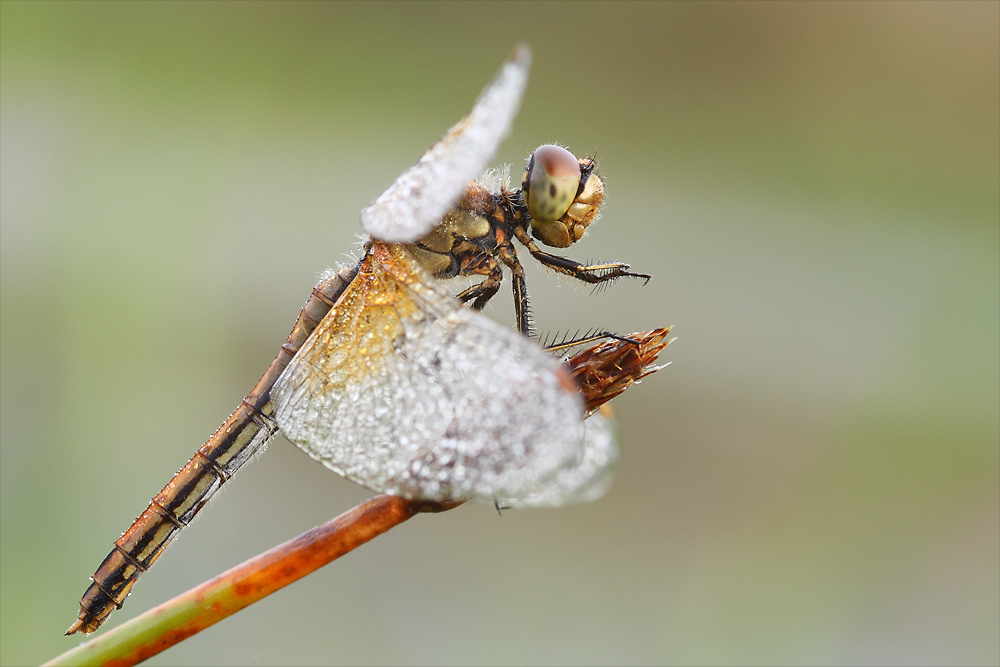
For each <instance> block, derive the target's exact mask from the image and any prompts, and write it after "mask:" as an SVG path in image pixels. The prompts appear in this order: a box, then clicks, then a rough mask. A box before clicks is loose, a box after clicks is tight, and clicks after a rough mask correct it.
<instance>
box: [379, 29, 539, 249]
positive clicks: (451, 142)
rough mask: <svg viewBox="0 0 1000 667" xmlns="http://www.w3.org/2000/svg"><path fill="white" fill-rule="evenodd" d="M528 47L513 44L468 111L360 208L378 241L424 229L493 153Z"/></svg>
mask: <svg viewBox="0 0 1000 667" xmlns="http://www.w3.org/2000/svg"><path fill="white" fill-rule="evenodd" d="M530 65H531V50H530V49H529V48H528V47H527V46H524V45H522V46H519V47H517V49H515V50H514V54H513V55H512V56H511V58H510V60H508V61H507V62H506V63H505V64H504V66H503V67H502V68H501V69H500V71H499V72H498V73H497V75H496V76H495V77H494V78H493V81H492V82H490V84H489V85H488V86H487V87H486V89H485V90H483V92H482V94H481V95H480V96H479V99H478V100H476V104H475V106H473V108H472V111H471V112H469V115H468V116H466V117H465V118H463V119H462V120H461V121H459V123H458V124H457V125H455V126H454V127H453V128H451V129H450V130H448V132H447V134H445V135H444V136H443V137H441V139H439V140H438V141H437V142H436V143H435V144H434V145H433V146H431V147H430V148H429V149H427V152H426V153H424V155H423V156H422V157H421V158H420V159H419V160H418V161H417V163H416V164H414V165H413V166H412V167H410V168H409V169H407V170H406V171H404V172H403V173H402V175H400V177H399V178H397V179H396V180H395V182H393V184H392V185H390V186H389V188H388V189H387V190H386V191H385V192H383V193H382V194H381V195H379V197H378V198H377V199H376V200H375V201H373V202H372V203H371V204H369V205H368V206H367V207H365V209H364V210H363V211H361V225H362V227H364V229H365V231H366V232H368V233H369V234H371V235H372V237H374V238H376V239H379V240H381V241H390V242H394V243H410V242H412V241H416V240H417V239H420V238H422V237H424V236H426V235H427V233H428V232H430V231H431V228H433V227H434V225H436V224H438V223H439V222H441V217H442V216H443V215H444V214H445V213H446V212H447V211H448V209H450V208H451V207H452V205H453V204H454V203H455V200H457V199H458V198H459V196H460V195H461V194H462V192H464V191H465V188H466V186H467V185H468V183H469V181H471V180H473V179H475V178H477V177H478V176H479V174H480V173H481V172H482V171H483V169H484V168H486V166H487V165H488V164H489V162H490V160H491V159H493V155H494V154H495V153H496V150H497V148H498V147H499V146H500V142H502V141H503V139H504V137H506V136H507V132H508V131H509V130H510V126H511V123H512V122H513V120H514V116H516V115H517V110H518V107H520V104H521V95H522V94H523V93H524V87H525V85H527V82H528V70H529V67H530Z"/></svg>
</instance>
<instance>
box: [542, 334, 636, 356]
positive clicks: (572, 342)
mask: <svg viewBox="0 0 1000 667" xmlns="http://www.w3.org/2000/svg"><path fill="white" fill-rule="evenodd" d="M608 339H610V340H618V341H621V342H623V343H631V344H632V345H635V346H636V347H638V346H639V345H641V342H640V341H637V340H635V339H634V338H629V337H628V336H621V335H619V334H616V333H612V332H610V331H594V332H591V333H587V334H584V335H583V336H573V337H572V338H570V339H568V340H563V341H561V342H559V343H553V344H551V345H549V344H548V343H543V344H542V347H544V348H545V349H546V350H547V351H549V352H562V351H563V350H568V349H570V348H574V347H576V346H577V345H586V344H588V343H596V342H597V341H599V340H608Z"/></svg>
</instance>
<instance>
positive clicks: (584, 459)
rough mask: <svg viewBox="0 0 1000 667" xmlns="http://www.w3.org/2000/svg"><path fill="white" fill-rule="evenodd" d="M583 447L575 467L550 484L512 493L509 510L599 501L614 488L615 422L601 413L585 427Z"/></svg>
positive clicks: (571, 467)
mask: <svg viewBox="0 0 1000 667" xmlns="http://www.w3.org/2000/svg"><path fill="white" fill-rule="evenodd" d="M582 428H583V441H582V447H581V449H580V451H579V452H578V456H577V459H576V462H575V464H574V465H569V466H565V467H564V468H561V469H560V470H559V472H558V473H556V476H555V478H553V479H552V480H551V481H550V482H549V483H547V484H544V485H540V486H537V487H536V488H534V489H531V490H530V491H525V492H523V493H517V494H511V497H510V498H508V499H507V500H506V502H504V503H503V504H505V505H507V506H509V507H559V506H561V505H569V504H571V503H587V502H591V501H593V500H597V499H598V498H600V497H601V496H603V495H604V494H605V492H607V490H608V489H609V488H610V487H611V477H612V475H611V473H612V470H613V468H614V465H615V463H617V461H618V437H617V433H616V429H615V423H614V421H613V420H612V419H611V418H610V417H605V416H604V415H602V414H601V413H600V412H597V413H594V414H592V415H591V416H590V417H588V418H587V419H586V421H584V422H583V424H582Z"/></svg>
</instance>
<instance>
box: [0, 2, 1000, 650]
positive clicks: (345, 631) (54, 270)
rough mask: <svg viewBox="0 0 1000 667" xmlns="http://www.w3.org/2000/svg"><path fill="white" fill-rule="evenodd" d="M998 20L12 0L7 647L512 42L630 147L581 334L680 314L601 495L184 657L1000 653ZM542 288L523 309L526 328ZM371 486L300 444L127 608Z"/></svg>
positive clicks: (847, 13)
mask: <svg viewBox="0 0 1000 667" xmlns="http://www.w3.org/2000/svg"><path fill="white" fill-rule="evenodd" d="M998 25H1000V4H998V3H995V2H989V3H987V2H977V3H967V4H962V3H957V2H948V3H941V4H925V3H873V4H867V3H860V2H859V3H845V4H823V3H802V4H796V3H776V4H752V3H719V4H700V3H696V4H684V3H669V4H666V3H665V4H651V3H641V4H613V5H612V4H603V3H585V4H565V3H553V4H527V3H515V4H451V3H449V4H430V3H414V4H407V3H388V4H345V3H334V4H323V3H305V4H292V3H280V4H250V3H220V4H208V3H204V4H203V3H184V4H168V3H151V4H140V3H130V4H96V3H55V4H46V3H17V2H8V1H6V0H5V1H4V2H2V4H0V29H2V35H0V92H2V95H0V147H2V153H0V157H2V197H0V200H2V201H0V205H2V206H0V213H2V229H0V231H2V246H0V247H2V255H0V258H2V265H0V268H2V281H0V288H2V302H0V305H2V320H0V324H2V336H0V344H2V376H0V377H2V419H0V426H2V439H0V443H2V450H0V453H2V470H0V472H2V484H0V493H2V503H0V511H2V515H0V530H2V539H0V552H2V559H0V577H2V580H0V583H2V596H0V662H2V663H3V664H4V665H15V664H27V663H37V662H39V661H43V660H46V659H48V658H51V657H53V656H55V655H57V654H59V653H61V652H62V651H64V650H67V649H69V648H71V647H72V646H75V645H76V644H77V643H78V642H79V641H80V639H79V638H64V637H63V636H62V633H63V632H64V631H65V629H66V627H67V626H68V625H69V624H70V623H71V621H72V620H73V619H74V618H75V616H76V611H77V600H78V599H79V597H80V595H81V594H82V593H83V591H84V589H85V588H86V587H87V584H88V580H87V577H88V576H89V575H90V574H91V573H92V572H93V571H94V569H95V568H96V566H97V565H98V564H99V563H100V562H101V560H102V559H103V558H104V556H105V555H106V554H107V552H108V551H109V550H110V548H111V545H112V542H113V541H114V540H115V539H116V538H117V537H118V535H119V534H120V533H121V531H122V530H124V529H125V528H126V527H127V526H128V525H129V523H130V522H131V521H132V519H133V518H134V517H135V516H136V515H137V514H138V513H139V512H140V511H141V510H142V509H143V508H144V507H145V506H146V503H147V501H148V499H149V498H150V496H152V495H153V494H155V493H156V492H157V491H158V490H159V489H160V488H161V486H162V485H163V484H164V483H165V482H166V481H167V480H168V479H169V477H170V475H171V474H172V473H173V472H174V471H175V470H176V469H177V468H178V467H180V465H181V464H183V463H184V462H185V461H186V460H187V458H188V457H189V456H190V455H191V453H192V452H193V451H194V450H195V449H196V448H197V447H198V446H199V445H200V444H201V443H202V442H203V441H204V440H205V439H206V438H207V437H208V436H209V435H211V433H212V432H213V431H214V430H215V429H216V427H217V426H218V425H219V423H220V422H221V421H222V420H223V419H224V418H225V417H226V415H228V414H229V413H230V411H231V410H233V409H234V408H235V407H236V406H237V405H238V403H239V400H240V398H241V397H242V396H243V395H244V394H245V393H246V392H247V391H248V390H249V388H250V387H251V386H252V385H253V383H254V382H255V381H256V380H257V378H258V377H259V376H260V374H261V373H262V372H263V370H264V369H265V368H266V367H267V365H268V363H269V362H270V361H271V359H272V358H273V356H274V354H275V353H276V351H277V348H278V346H279V345H280V343H281V342H282V341H284V338H285V335H286V334H287V332H288V329H289V328H290V326H291V324H292V322H293V321H294V319H295V317H296V315H297V314H298V311H299V308H300V306H301V305H302V302H303V301H304V300H305V298H306V297H307V296H308V294H309V290H310V288H311V287H312V285H313V284H314V282H315V280H316V277H317V275H318V273H319V272H320V271H321V270H323V269H324V268H326V267H327V266H330V265H333V264H336V263H337V262H339V261H347V259H348V254H349V252H350V251H351V249H352V248H353V247H354V244H355V241H356V236H357V235H358V234H359V233H360V228H359V225H358V212H359V211H360V209H361V208H362V207H363V206H364V205H365V204H366V203H368V202H369V201H370V200H371V199H373V198H374V197H375V196H376V195H377V194H378V193H379V192H381V190H382V189H383V188H384V187H385V186H386V185H387V184H388V183H389V182H391V180H392V179H393V178H394V177H395V176H396V175H397V174H398V173H399V172H400V171H402V169H403V168H405V167H406V166H408V165H409V164H410V163H412V162H413V161H414V160H415V159H416V158H417V157H418V156H419V155H420V153H421V152H422V151H423V150H424V148H426V147H427V146H428V145H429V144H430V143H431V142H432V141H433V140H434V139H436V138H437V137H438V136H439V135H440V134H441V133H442V132H443V131H444V130H445V129H446V128H448V127H449V126H450V125H451V124H452V123H454V122H455V121H456V120H458V118H459V117H460V116H461V115H462V114H464V113H465V112H466V111H467V110H468V109H469V107H470V105H471V103H472V101H473V99H474V98H475V96H476V95H477V94H478V92H479V91H480V89H481V88H482V86H483V85H485V83H486V82H487V81H488V79H489V78H490V76H491V75H492V74H493V72H494V71H495V70H496V69H497V67H498V66H499V65H500V63H501V61H502V60H503V59H504V58H505V57H506V56H507V55H508V54H509V52H510V50H511V49H512V47H513V46H514V44H515V43H517V42H519V41H526V42H528V43H530V44H531V46H532V47H533V48H534V52H535V61H534V69H533V74H532V79H531V83H530V86H529V89H528V92H527V95H526V98H525V101H524V105H523V107H522V112H521V114H520V116H519V118H518V120H517V122H516V126H515V128H514V132H513V134H512V136H511V137H510V138H509V139H508V140H507V142H506V143H505V145H504V147H503V149H502V151H501V153H500V155H499V156H498V158H497V161H498V162H511V163H514V164H515V165H517V166H516V167H515V170H514V171H515V173H518V172H519V170H520V165H521V164H523V160H524V158H525V157H526V156H527V154H528V152H529V151H530V150H531V149H533V148H534V147H535V146H537V145H538V144H541V143H544V142H552V141H558V142H561V143H563V144H565V145H567V146H569V147H570V148H571V149H574V150H575V151H577V152H579V153H585V152H593V151H596V153H597V155H598V157H599V158H600V160H601V164H602V171H603V174H604V175H605V176H606V178H607V183H608V192H609V199H608V204H607V207H606V209H605V213H604V218H603V221H602V222H601V223H600V224H599V225H598V226H597V227H596V228H593V230H592V233H591V234H590V236H589V237H588V238H587V239H585V240H584V242H582V243H581V244H580V245H579V246H578V247H575V248H573V249H572V252H571V253H570V254H572V255H573V256H575V257H577V258H580V259H588V258H592V259H599V260H604V259H613V258H620V259H624V260H627V261H629V262H631V263H632V265H633V266H634V267H635V268H636V270H639V271H644V272H649V273H652V274H654V275H655V278H654V280H653V282H651V283H650V284H649V285H648V286H646V287H643V286H642V285H641V284H640V283H638V282H635V281H623V282H619V283H618V284H616V285H614V286H613V287H612V288H611V289H609V290H606V291H604V292H602V293H599V294H596V295H590V294H589V290H587V289H581V288H578V287H576V286H574V285H572V284H569V283H568V282H567V281H565V280H562V279H559V278H558V277H556V276H547V275H546V274H545V272H544V271H542V270H539V269H536V267H534V266H531V265H529V267H528V269H529V273H530V275H529V276H528V279H529V285H530V287H531V289H532V296H533V298H534V301H533V303H534V306H535V312H536V315H537V320H538V327H539V328H540V329H541V330H548V331H552V330H567V329H569V330H575V329H577V328H579V327H583V328H586V327H590V326H604V327H610V328H612V329H615V330H618V331H622V332H624V331H634V330H639V329H648V328H653V327H657V326H662V325H665V324H675V325H676V329H675V331H674V333H675V334H676V335H677V336H679V339H678V340H677V342H676V343H674V344H673V345H671V346H670V347H669V348H668V349H667V351H666V354H665V355H664V356H665V359H667V360H670V361H672V362H673V365H671V366H670V367H669V368H668V369H666V370H664V371H661V372H660V373H658V374H656V375H655V376H653V377H651V378H649V379H648V380H647V381H645V382H644V383H643V384H642V385H641V386H639V387H635V388H633V389H632V390H630V391H629V392H628V393H627V394H626V395H625V396H623V397H621V398H620V399H618V400H617V401H616V402H615V406H616V408H617V413H618V417H619V421H620V431H621V438H622V448H623V454H622V460H621V463H620V465H619V469H618V476H617V479H616V483H615V486H614V487H613V488H612V490H611V491H610V492H609V494H608V495H607V496H606V497H605V498H603V499H602V500H600V501H599V502H596V503H592V504H589V505H582V506H575V507H570V508H566V509H560V510H545V511H541V510H540V511H520V512H515V511H510V512H506V513H504V515H503V517H501V518H498V517H497V516H496V512H495V511H494V510H493V508H492V507H485V506H480V507H463V508H461V509H459V510H456V511H454V512H450V513H447V514H443V515H436V516H425V517H419V518H417V519H415V520H414V521H411V522H409V523H408V524H406V525H404V526H402V527H400V528H398V529H396V530H394V531H392V532H390V533H389V534H387V535H385V536H383V537H382V538H379V539H378V540H376V541H375V542H373V543H371V544H369V545H366V546H365V547H363V548H362V549H360V550H358V551H357V552H355V553H352V554H350V555H349V556H347V557H345V558H344V559H343V560H341V561H338V562H337V563H335V564H333V565H331V566H329V567H327V568H325V569H324V570H322V571H320V572H318V573H317V574H315V575H313V576H312V577H310V578H309V579H307V580H306V581H303V582H300V583H298V584H296V585H294V586H292V587H290V588H289V589H286V590H284V591H282V592H280V593H278V594H277V595H275V596H273V597H271V598H269V599H268V600H266V601H264V602H262V603H260V604H257V605H255V606H253V607H251V608H250V609H247V610H245V611H244V612H241V613H240V614H239V615H237V616H236V617H234V618H231V619H228V620H226V621H224V622H223V623H221V624H219V625H217V626H215V627H213V628H211V629H209V630H208V631H206V632H204V633H202V634H200V635H198V636H197V637H195V638H193V639H191V640H190V641H187V642H185V643H183V644H182V645H180V646H178V647H176V648H173V649H171V650H170V651H168V652H167V653H164V654H161V655H160V656H158V657H157V658H155V659H153V660H152V661H151V664H158V665H167V664H199V665H207V664H219V665H224V664H261V665H268V664H341V663H345V664H346V663H350V664H389V663H398V664H456V663H463V664H551V663H561V664H599V663H608V664H611V663H616V664H653V663H657V664H668V663H684V664H697V663H705V664H730V663H731V664H782V663H783V664H878V663H884V664H921V663H927V664H931V663H934V664H947V663H950V664H980V663H981V664H990V663H992V664H997V662H998V661H1000V648H998V645H1000V611H998V602H997V601H998V598H1000V546H998V544H1000V489H998V477H1000V470H998V469H1000V453H998V449H1000V446H998V440H1000V432H998V431H1000V359H998V356H1000V351H998V350H1000V332H998V327H1000V325H998V322H1000V294H998V291H1000V287H998V285H1000V259H998V258H1000V243H998V229H1000V193H998V181H1000V173H998V171H1000V140H998V132H1000V129H998V128H1000V121H998V118H1000V109H998V98H1000V90H998V89H1000V84H998V81H1000V71H998V70H1000V65H998V63H1000V53H998V28H997V26H998ZM510 311H511V309H510V306H509V299H508V298H499V297H498V298H497V299H495V300H494V306H493V308H492V310H490V311H489V312H490V313H491V315H493V316H495V317H498V318H500V319H502V320H504V321H510V315H511V313H510ZM369 495H370V494H369V493H368V492H366V491H365V490H364V489H361V488H359V487H356V486H355V485H353V484H351V483H349V482H345V481H343V480H341V479H339V478H337V477H336V476H334V475H332V474H330V473H329V472H328V471H327V470H326V469H324V468H322V467H321V466H318V465H316V464H314V463H313V462H312V461H311V460H310V459H309V458H308V457H306V456H305V455H303V454H301V453H300V452H299V451H298V450H296V449H295V448H294V447H293V446H291V445H290V444H289V443H288V442H287V441H285V440H284V439H283V438H280V437H279V438H278V439H277V440H276V441H275V442H274V443H272V445H271V447H270V448H269V449H268V451H267V453H266V454H265V455H264V456H263V457H262V459H261V460H259V461H258V462H256V463H255V464H254V465H252V466H249V467H248V468H247V469H246V470H245V471H244V472H241V473H240V475H239V477H238V478H237V480H236V482H235V483H233V484H232V485H230V486H229V487H227V490H226V492H225V493H223V494H221V497H219V498H218V499H216V500H215V501H214V502H213V503H212V506H211V507H210V508H208V510H206V511H205V512H204V515H203V516H202V517H201V519H200V520H199V521H197V522H196V523H195V525H194V526H193V527H192V528H191V529H189V530H188V531H185V533H184V535H183V536H182V537H181V538H180V539H179V540H178V542H177V544H176V545H175V546H173V547H172V548H171V549H169V550H168V552H167V553H166V555H165V556H164V557H163V558H162V559H161V560H160V562H159V563H158V564H157V566H156V567H155V568H154V569H153V571H152V572H151V573H149V574H148V575H146V576H145V577H144V578H143V579H142V581H141V582H140V583H139V585H138V586H137V587H136V589H135V592H134V593H133V595H132V596H131V598H130V599H129V601H128V603H127V604H126V606H125V608H124V609H123V610H121V611H119V612H116V613H115V614H114V615H113V616H112V618H111V621H110V624H109V625H110V626H116V625H118V624H120V623H121V622H123V621H125V620H127V619H129V618H131V617H133V616H135V615H137V614H139V613H141V612H143V611H146V610H147V609H149V608H151V607H152V606H155V605H156V604H159V603H161V602H163V601H165V600H167V599H168V598H169V597H171V596H173V595H175V594H177V593H180V592H182V591H184V590H186V589H188V588H189V587H190V586H192V585H194V584H197V583H199V582H201V581H203V580H205V579H206V578H208V577H210V576H212V575H214V574H216V573H218V572H220V571H222V570H224V569H226V568H228V567H231V566H232V565H235V564H237V563H239V562H241V561H243V560H244V559H246V558H247V557H250V556H252V555H254V554H257V553H258V552H260V551H262V550H264V549H266V548H268V547H270V546H273V545H274V544H276V543H278V542H281V541H283V540H285V539H288V538H290V537H293V536H295V535H297V534H298V533H300V532H301V531H303V530H305V529H307V528H310V527H312V526H313V525H315V524H317V523H320V522H322V521H324V520H326V519H328V518H330V517H332V516H334V515H336V514H339V513H340V512H342V511H344V510H346V509H348V508H350V507H352V506H353V505H355V504H356V503H358V502H360V501H361V500H363V499H364V498H366V497H368V496H369Z"/></svg>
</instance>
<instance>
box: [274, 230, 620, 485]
mask: <svg viewBox="0 0 1000 667" xmlns="http://www.w3.org/2000/svg"><path fill="white" fill-rule="evenodd" d="M567 380H568V377H567V375H566V374H565V371H563V369H562V368H561V367H560V363H559V361H558V360H557V359H555V358H554V357H552V356H550V355H549V354H547V353H546V352H544V351H543V350H542V349H541V348H539V347H537V346H536V345H535V344H534V343H532V342H531V341H529V340H528V339H526V338H524V337H523V336H520V335H519V334H517V333H515V332H513V331H511V330H510V329H508V328H506V327H503V326H501V325H499V324H497V323H495V322H493V321H492V320H490V319H489V318H487V317H485V316H484V315H482V314H481V313H477V312H475V311H473V310H471V309H469V308H467V307H465V306H462V305H461V304H460V303H459V302H458V301H456V300H455V299H453V298H452V297H450V296H449V295H448V294H447V292H445V291H444V290H443V289H442V288H441V287H440V286H439V285H437V284H436V281H434V280H433V279H432V278H431V277H430V276H429V274H427V272H426V271H425V270H424V269H423V268H422V267H420V266H419V264H417V263H416V260H415V259H413V257H412V256H411V255H410V254H409V253H408V252H407V251H406V250H405V249H403V248H402V247H400V246H397V245H393V244H382V243H374V244H372V247H371V249H370V250H369V251H368V254H367V256H366V257H365V259H364V261H363V262H362V264H361V266H360V270H359V274H358V277H357V278H356V279H355V280H354V282H353V283H352V284H351V285H350V286H349V287H348V288H347V290H346V291H345V293H344V295H343V296H342V297H341V298H340V300H339V301H338V302H337V304H336V305H335V306H334V308H333V310H331V312H330V314H329V315H327V316H326V318H324V320H323V321H322V322H321V323H320V325H319V326H318V327H317V328H316V330H315V332H314V333H313V334H312V336H311V337H310V338H309V340H308V341H307V342H306V343H305V344H304V345H303V347H302V349H301V350H300V351H299V352H298V354H297V355H296V356H295V358H294V359H293V360H292V361H291V362H290V363H289V366H288V368H287V369H286V370H285V372H284V373H283V374H282V376H281V378H280V379H279V380H278V382H277V383H276V384H275V386H274V389H273V390H272V392H271V400H272V403H273V405H274V408H275V418H276V419H277V421H278V424H279V426H280V427H281V430H282V432H284V434H285V435H286V436H287V437H288V438H289V439H290V440H291V441H292V442H294V443H295V444H296V445H298V446H299V447H301V448H302V449H303V450H304V451H306V452H307V453H308V454H309V455H310V456H312V457H313V458H315V459H317V460H319V461H320V462H322V463H323V464H324V465H326V466H327V467H329V468H331V469H333V470H335V471H336V472H338V473H340V474H341V475H343V476H345V477H347V478H348V479H351V480H353V481H355V482H357V483H359V484H361V485H363V486H366V487H368V488H370V489H372V490H374V491H378V492H382V493H391V494H394V495H399V496H404V497H407V498H423V499H428V500H436V501H443V500H477V499H478V500H486V501H490V502H492V501H494V500H496V501H499V502H502V503H509V504H517V501H518V499H521V498H525V499H527V498H531V497H534V496H538V497H541V495H542V494H543V493H544V492H545V490H546V489H549V488H551V487H552V485H553V484H556V485H558V484H559V483H560V479H561V478H560V474H563V473H565V471H568V470H572V469H574V468H576V467H577V466H578V465H579V464H580V463H581V462H582V461H584V460H586V457H585V450H586V449H587V447H588V444H587V443H588V442H589V441H588V438H589V437H591V436H588V433H587V431H586V430H585V428H584V426H583V421H582V418H583V408H582V404H581V401H580V398H579V396H578V394H577V393H576V392H575V391H571V390H569V389H567ZM569 384H570V385H571V384H572V383H571V381H569ZM608 437H609V438H610V434H609V435H608ZM553 498H554V497H553ZM563 502H568V500H566V499H561V500H558V501H557V502H548V503H543V502H530V503H527V504H562V503H563Z"/></svg>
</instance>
